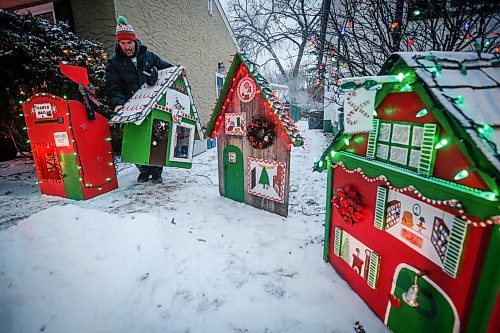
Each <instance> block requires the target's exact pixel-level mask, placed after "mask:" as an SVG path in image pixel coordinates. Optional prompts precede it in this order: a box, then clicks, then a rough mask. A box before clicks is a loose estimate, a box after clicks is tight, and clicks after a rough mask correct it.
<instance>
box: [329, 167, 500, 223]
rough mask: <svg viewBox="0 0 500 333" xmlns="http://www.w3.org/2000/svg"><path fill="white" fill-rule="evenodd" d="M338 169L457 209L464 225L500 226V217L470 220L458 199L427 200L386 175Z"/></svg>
mask: <svg viewBox="0 0 500 333" xmlns="http://www.w3.org/2000/svg"><path fill="white" fill-rule="evenodd" d="M328 163H330V162H328ZM338 167H340V168H342V170H343V171H344V172H346V173H349V174H359V175H361V177H363V179H364V180H365V181H367V182H368V183H373V182H382V183H384V185H386V186H387V187H388V188H389V189H390V190H393V191H396V192H399V193H404V192H409V193H412V194H415V195H416V196H417V197H418V198H419V199H421V200H423V201H425V202H427V203H429V204H432V205H439V206H448V207H451V208H453V209H456V210H457V211H458V213H459V214H460V216H459V217H460V218H461V219H462V220H463V221H464V223H466V224H471V225H473V226H474V227H486V226H488V225H492V224H497V225H500V215H496V216H492V217H490V218H488V219H487V220H485V221H480V222H474V221H472V220H470V219H469V217H468V216H467V215H465V211H464V209H463V206H462V204H461V203H460V201H458V200H456V199H449V200H435V199H430V198H427V197H425V196H424V195H422V193H420V191H418V190H417V189H416V188H415V187H414V186H413V185H409V186H407V187H405V188H399V187H396V186H393V185H392V184H391V183H390V182H389V181H388V180H387V178H386V177H385V176H384V175H380V176H378V177H376V178H370V177H368V176H366V175H365V174H364V172H363V170H362V169H361V168H356V169H354V170H350V169H348V168H347V167H346V166H345V165H344V163H342V162H337V163H334V164H332V168H333V169H335V168H338Z"/></svg>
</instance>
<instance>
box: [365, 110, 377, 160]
mask: <svg viewBox="0 0 500 333" xmlns="http://www.w3.org/2000/svg"><path fill="white" fill-rule="evenodd" d="M379 123H380V120H378V119H377V118H373V128H372V130H371V132H370V134H369V135H368V148H367V149H366V157H367V158H370V159H372V160H373V159H375V150H376V148H377V138H378V128H379Z"/></svg>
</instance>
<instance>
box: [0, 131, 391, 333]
mask: <svg viewBox="0 0 500 333" xmlns="http://www.w3.org/2000/svg"><path fill="white" fill-rule="evenodd" d="M299 126H300V127H301V129H302V133H303V135H304V136H305V137H306V146H305V149H303V148H294V149H293V150H292V162H291V181H290V184H291V188H290V208H289V217H288V218H283V217H280V216H278V215H275V214H271V213H268V212H265V211H260V210H257V209H255V208H253V207H250V206H246V205H245V204H242V203H237V202H234V201H231V200H229V199H226V198H222V197H220V196H219V192H218V178H217V152H216V149H211V150H209V151H207V152H206V153H203V154H201V155H199V156H196V157H195V159H194V164H193V168H192V169H190V170H185V169H172V168H164V172H163V178H164V183H163V184H161V185H154V184H151V183H146V184H138V183H136V177H137V174H138V171H137V170H136V168H135V167H134V166H133V165H130V164H122V163H119V164H118V181H119V188H118V189H117V190H115V191H113V192H110V193H106V194H104V195H101V196H99V197H96V198H94V199H92V200H88V201H72V200H68V199H63V198H58V197H52V196H46V195H40V194H39V189H38V185H36V184H35V181H36V175H35V173H34V168H33V165H32V164H31V163H30V161H29V160H23V159H18V160H15V161H11V162H7V163H0V227H1V230H0V332H5V333H7V332H16V333H17V332H82V333H83V332H85V333H87V332H99V333H104V332H191V333H195V332H217V333H219V332H307V333H315V332H328V333H330V332H354V331H355V330H354V327H355V323H356V322H358V321H359V322H360V324H361V325H362V326H363V327H364V330H365V331H366V332H387V329H386V328H385V327H384V326H383V324H382V323H381V322H380V320H379V319H378V318H377V317H376V316H375V315H374V314H373V313H372V312H371V310H370V309H369V308H368V307H367V306H366V305H365V303H364V302H363V301H362V300H361V299H360V298H359V296H358V295H357V294H356V293H354V291H352V289H351V288H350V287H349V286H348V285H347V284H346V283H345V282H344V281H343V280H342V279H341V278H340V277H339V276H338V275H337V274H336V273H335V271H334V269H333V268H332V267H331V266H330V265H329V264H328V263H325V262H324V261H323V258H322V251H323V232H324V218H325V214H324V211H325V192H326V190H325V187H326V173H323V174H318V173H313V172H312V166H313V160H314V158H317V157H319V156H320V155H321V153H322V151H323V150H324V149H325V147H326V146H327V144H328V141H329V140H328V139H327V138H325V135H324V134H323V133H322V132H321V131H319V130H307V123H306V122H299Z"/></svg>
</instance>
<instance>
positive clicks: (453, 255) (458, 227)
mask: <svg viewBox="0 0 500 333" xmlns="http://www.w3.org/2000/svg"><path fill="white" fill-rule="evenodd" d="M467 227H468V225H467V223H465V222H464V221H462V219H460V218H458V217H455V219H454V220H453V226H452V227H451V233H450V239H449V241H448V246H447V248H446V254H445V257H444V265H443V270H444V271H445V272H446V273H447V274H448V275H450V276H452V277H454V278H455V277H457V275H458V268H459V267H460V261H461V259H462V253H463V248H464V243H465V238H466V236H467Z"/></svg>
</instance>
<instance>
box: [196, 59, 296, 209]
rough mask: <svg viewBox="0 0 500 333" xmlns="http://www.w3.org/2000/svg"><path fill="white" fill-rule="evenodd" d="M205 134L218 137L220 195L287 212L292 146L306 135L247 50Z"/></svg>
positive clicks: (234, 67) (231, 73)
mask: <svg viewBox="0 0 500 333" xmlns="http://www.w3.org/2000/svg"><path fill="white" fill-rule="evenodd" d="M205 135H206V137H207V138H210V139H213V138H215V137H217V141H218V142H217V147H218V156H219V192H220V194H221V195H222V196H225V197H227V198H230V199H233V200H236V201H239V202H245V203H246V204H248V205H251V206H253V207H256V208H259V209H264V210H267V211H269V212H273V213H276V214H279V215H282V216H285V217H286V216H287V215H288V188H289V179H290V151H291V147H292V146H301V145H302V144H303V139H302V137H301V136H300V134H299V132H298V130H297V128H296V127H295V125H294V124H293V121H292V119H291V118H290V117H289V115H288V112H286V111H285V110H284V107H283V104H282V103H280V102H279V101H278V99H277V98H276V96H275V95H274V93H273V91H272V90H271V89H270V87H269V82H268V81H266V80H265V79H264V78H263V77H262V76H261V75H260V74H259V73H258V72H257V69H256V67H255V66H254V65H253V64H252V63H251V62H249V61H248V60H247V59H246V57H245V55H244V54H241V53H238V54H236V55H235V56H234V59H233V61H232V65H231V67H230V69H229V72H228V74H227V77H226V81H225V83H224V86H223V88H222V92H221V94H220V96H219V98H218V100H217V103H216V106H215V109H214V110H213V113H212V115H211V118H210V121H209V123H208V125H207V131H206V133H205Z"/></svg>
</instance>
